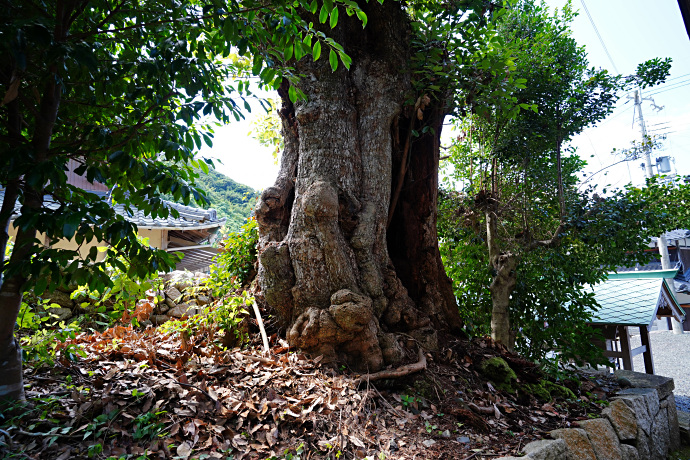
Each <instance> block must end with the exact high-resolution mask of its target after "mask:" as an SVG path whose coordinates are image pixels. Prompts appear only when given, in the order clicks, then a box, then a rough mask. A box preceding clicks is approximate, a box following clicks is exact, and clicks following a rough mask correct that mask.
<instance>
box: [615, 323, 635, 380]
mask: <svg viewBox="0 0 690 460" xmlns="http://www.w3.org/2000/svg"><path fill="white" fill-rule="evenodd" d="M618 336H619V337H620V341H621V352H622V353H623V369H625V370H626V371H631V370H633V365H632V354H631V353H630V334H628V327H627V326H618Z"/></svg>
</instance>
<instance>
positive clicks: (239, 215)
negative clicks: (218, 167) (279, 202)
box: [196, 170, 259, 233]
mask: <svg viewBox="0 0 690 460" xmlns="http://www.w3.org/2000/svg"><path fill="white" fill-rule="evenodd" d="M196 183H197V185H198V186H199V187H200V188H201V189H202V190H204V191H205V192H206V194H207V195H208V198H209V199H210V200H211V207H212V208H214V209H215V210H216V211H217V212H218V216H219V217H225V218H226V219H227V221H226V223H225V227H226V228H224V229H223V233H227V232H228V231H230V232H235V231H238V230H239V229H240V227H241V226H242V224H244V223H245V221H246V220H247V217H249V215H250V214H251V212H252V209H253V208H254V205H255V204H256V200H257V199H258V198H259V192H258V191H256V190H254V189H253V188H251V187H248V186H246V185H243V184H240V183H237V182H235V181H234V180H232V179H230V178H229V177H227V176H226V175H224V174H221V173H219V172H217V171H214V170H210V171H209V173H208V174H203V173H202V174H201V175H200V176H199V178H198V179H197V180H196Z"/></svg>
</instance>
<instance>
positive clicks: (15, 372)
mask: <svg viewBox="0 0 690 460" xmlns="http://www.w3.org/2000/svg"><path fill="white" fill-rule="evenodd" d="M70 12H71V9H70V8H67V7H66V5H65V3H64V2H62V1H58V2H57V4H56V18H57V21H56V25H55V30H54V37H55V40H56V42H58V43H59V42H62V41H64V39H65V37H66V34H67V24H68V23H69V17H70ZM59 68H60V63H59V62H58V63H55V64H53V65H52V66H51V68H50V73H49V75H48V76H47V78H46V86H45V88H44V91H43V94H42V95H41V103H40V106H39V111H38V114H37V116H36V120H35V131H34V133H33V138H32V155H33V157H34V161H35V164H36V165H37V166H38V165H40V164H41V163H43V162H45V161H47V160H48V152H49V150H50V140H51V137H52V135H53V127H54V126H55V121H56V120H57V114H58V108H59V107H60V99H61V95H62V83H61V79H60V77H59V75H58V69H59ZM45 183H47V180H46V181H45ZM45 183H44V184H41V185H40V186H39V187H32V186H31V185H29V184H28V183H25V182H23V183H22V184H21V185H22V192H23V193H22V195H23V199H24V203H23V206H22V211H21V213H22V214H25V215H29V214H31V210H32V209H33V210H38V209H40V208H41V207H42V206H43V189H44V187H45ZM4 205H5V203H3V207H4ZM36 234H37V232H36V229H35V228H33V227H23V226H21V225H20V226H19V228H18V230H17V240H16V241H15V245H14V250H13V251H12V255H11V257H10V260H9V262H10V264H12V265H14V266H15V267H17V266H19V265H20V263H22V262H23V263H26V261H28V260H30V258H31V255H32V254H33V253H34V252H35V250H36V245H35V240H36ZM26 281H27V277H26V275H25V274H23V273H22V272H21V271H16V272H14V273H12V274H9V276H7V277H5V278H4V279H3V280H2V285H1V286H0V399H23V398H24V383H23V377H22V360H21V348H20V346H19V342H18V341H17V340H16V338H15V337H14V325H15V323H16V321H17V315H18V313H19V309H20V307H21V303H22V295H23V292H24V284H25V283H26Z"/></svg>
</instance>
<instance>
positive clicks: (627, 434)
mask: <svg viewBox="0 0 690 460" xmlns="http://www.w3.org/2000/svg"><path fill="white" fill-rule="evenodd" d="M602 415H604V416H605V417H606V418H607V419H608V420H609V422H611V425H612V426H613V429H614V430H616V434H617V435H618V439H620V440H621V441H632V440H634V439H635V438H636V437H637V420H636V419H635V413H634V412H633V410H632V409H630V407H628V405H627V404H625V403H624V402H623V401H621V400H620V399H614V400H613V401H611V404H610V405H609V407H607V408H606V409H604V411H603V412H602Z"/></svg>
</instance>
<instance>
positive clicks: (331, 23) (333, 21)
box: [329, 6, 338, 29]
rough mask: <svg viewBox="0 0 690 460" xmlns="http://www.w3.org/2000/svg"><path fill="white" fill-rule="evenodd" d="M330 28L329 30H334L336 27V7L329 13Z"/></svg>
mask: <svg viewBox="0 0 690 460" xmlns="http://www.w3.org/2000/svg"><path fill="white" fill-rule="evenodd" d="M329 25H330V26H331V29H333V28H335V26H337V25H338V7H337V6H336V7H335V8H333V10H332V11H331V22H330V24H329Z"/></svg>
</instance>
